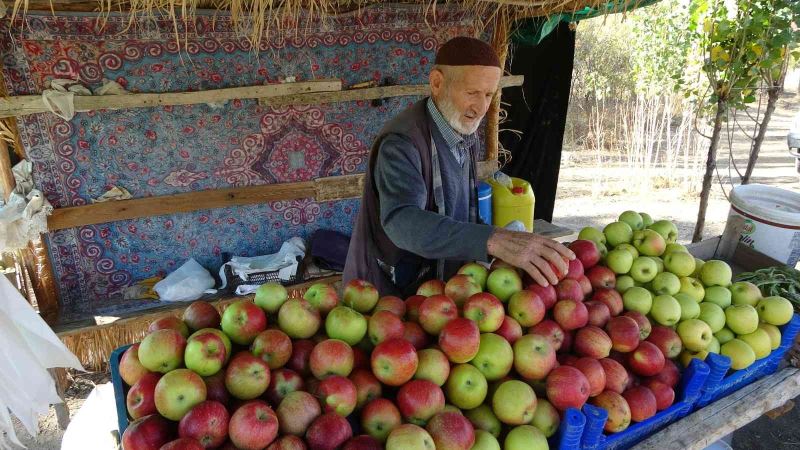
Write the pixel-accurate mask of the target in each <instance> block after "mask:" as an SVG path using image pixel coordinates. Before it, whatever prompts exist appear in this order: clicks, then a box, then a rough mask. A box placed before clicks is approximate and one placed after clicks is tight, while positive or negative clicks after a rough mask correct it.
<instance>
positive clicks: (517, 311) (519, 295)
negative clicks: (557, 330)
mask: <svg viewBox="0 0 800 450" xmlns="http://www.w3.org/2000/svg"><path fill="white" fill-rule="evenodd" d="M545 311H546V310H545V307H544V302H543V301H542V299H541V298H539V296H538V295H537V294H536V293H535V292H533V291H529V290H522V291H519V292H516V293H514V294H513V295H512V296H511V298H510V299H508V313H509V315H510V316H511V317H513V318H514V319H516V321H517V322H518V323H519V324H520V326H522V327H525V328H527V327H532V326H534V325H536V324H537V323H539V322H541V321H542V319H544V314H545Z"/></svg>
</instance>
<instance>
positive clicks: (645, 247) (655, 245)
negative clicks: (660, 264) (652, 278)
mask: <svg viewBox="0 0 800 450" xmlns="http://www.w3.org/2000/svg"><path fill="white" fill-rule="evenodd" d="M633 245H634V246H635V247H636V250H638V251H639V253H641V254H642V255H647V256H661V255H663V254H664V249H666V248H667V243H666V242H665V241H664V238H663V237H661V235H660V234H658V233H656V232H655V231H653V230H639V231H634V232H633Z"/></svg>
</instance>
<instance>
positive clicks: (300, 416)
mask: <svg viewBox="0 0 800 450" xmlns="http://www.w3.org/2000/svg"><path fill="white" fill-rule="evenodd" d="M276 413H277V415H278V422H279V423H280V428H281V433H283V434H293V435H296V436H302V435H303V434H304V433H305V432H306V429H307V428H308V426H309V425H311V422H313V421H314V419H316V418H317V417H319V415H320V414H321V413H322V409H321V408H320V406H319V402H318V401H317V399H316V398H315V397H314V396H313V395H311V394H309V393H308V392H305V391H294V392H290V393H288V394H287V395H286V397H285V398H284V399H283V400H282V401H281V404H280V405H279V406H278V409H277V411H276Z"/></svg>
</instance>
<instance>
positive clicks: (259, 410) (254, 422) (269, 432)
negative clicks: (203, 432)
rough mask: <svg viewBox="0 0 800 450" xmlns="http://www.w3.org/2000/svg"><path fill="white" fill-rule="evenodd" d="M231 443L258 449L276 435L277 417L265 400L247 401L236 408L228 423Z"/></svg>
mask: <svg viewBox="0 0 800 450" xmlns="http://www.w3.org/2000/svg"><path fill="white" fill-rule="evenodd" d="M228 434H229V436H230V438H231V442H233V444H234V445H235V446H237V447H239V448H241V449H243V450H259V449H263V448H264V447H266V446H268V445H269V444H270V443H271V442H272V441H274V440H275V438H276V437H277V436H278V417H277V416H276V415H275V412H273V411H272V408H270V407H269V405H267V403H266V402H263V401H261V400H252V401H249V402H247V403H245V404H243V405H242V406H240V407H239V409H237V410H236V411H235V412H234V413H233V415H232V416H231V421H230V424H228Z"/></svg>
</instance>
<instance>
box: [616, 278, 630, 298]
mask: <svg viewBox="0 0 800 450" xmlns="http://www.w3.org/2000/svg"><path fill="white" fill-rule="evenodd" d="M634 285H635V280H634V279H633V278H632V277H630V276H628V275H622V276H621V277H617V285H616V286H615V289H616V290H617V292H619V293H620V294H624V293H625V291H627V290H628V289H630V288H632V287H633V286H634Z"/></svg>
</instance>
